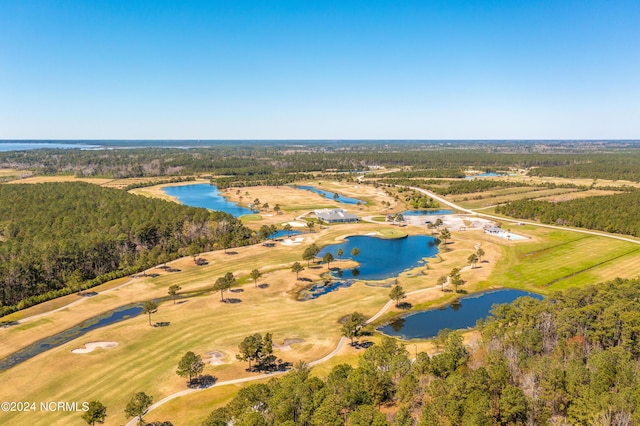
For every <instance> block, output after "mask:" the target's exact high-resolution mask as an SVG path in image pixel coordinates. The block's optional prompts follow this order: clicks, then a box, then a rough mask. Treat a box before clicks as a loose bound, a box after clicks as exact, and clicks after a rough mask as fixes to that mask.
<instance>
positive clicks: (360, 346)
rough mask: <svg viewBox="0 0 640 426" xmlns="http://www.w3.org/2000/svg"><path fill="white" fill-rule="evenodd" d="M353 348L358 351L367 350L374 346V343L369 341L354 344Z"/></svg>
mask: <svg viewBox="0 0 640 426" xmlns="http://www.w3.org/2000/svg"><path fill="white" fill-rule="evenodd" d="M351 346H352V347H354V348H356V349H367V348H370V347H371V346H373V342H371V341H369V340H363V341H362V342H353V344H352V345H351Z"/></svg>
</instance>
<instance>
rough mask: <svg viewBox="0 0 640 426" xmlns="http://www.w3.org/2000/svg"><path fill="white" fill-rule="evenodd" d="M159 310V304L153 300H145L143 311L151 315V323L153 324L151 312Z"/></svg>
mask: <svg viewBox="0 0 640 426" xmlns="http://www.w3.org/2000/svg"><path fill="white" fill-rule="evenodd" d="M156 312H158V304H157V303H156V302H154V301H152V300H150V301H148V302H144V305H142V313H143V314H148V315H149V325H151V314H155V313H156Z"/></svg>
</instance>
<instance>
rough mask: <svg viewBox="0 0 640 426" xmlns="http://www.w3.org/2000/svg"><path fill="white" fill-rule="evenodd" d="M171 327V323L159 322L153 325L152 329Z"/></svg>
mask: <svg viewBox="0 0 640 426" xmlns="http://www.w3.org/2000/svg"><path fill="white" fill-rule="evenodd" d="M170 325H171V321H159V322H156V323H154V324H153V326H154V327H169V326H170Z"/></svg>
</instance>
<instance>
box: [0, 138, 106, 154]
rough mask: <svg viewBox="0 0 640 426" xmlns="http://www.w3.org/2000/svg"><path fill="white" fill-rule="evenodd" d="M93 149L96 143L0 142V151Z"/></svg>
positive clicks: (96, 146)
mask: <svg viewBox="0 0 640 426" xmlns="http://www.w3.org/2000/svg"><path fill="white" fill-rule="evenodd" d="M45 148H46V149H95V148H99V146H98V145H88V144H83V143H74V142H71V141H69V142H67V143H60V142H0V151H2V152H6V151H28V150H32V149H45Z"/></svg>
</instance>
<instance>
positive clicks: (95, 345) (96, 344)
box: [71, 342, 118, 354]
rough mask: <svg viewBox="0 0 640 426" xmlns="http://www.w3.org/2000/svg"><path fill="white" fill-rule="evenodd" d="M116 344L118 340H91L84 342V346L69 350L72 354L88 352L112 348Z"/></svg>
mask: <svg viewBox="0 0 640 426" xmlns="http://www.w3.org/2000/svg"><path fill="white" fill-rule="evenodd" d="M116 346H118V342H91V343H85V344H84V348H81V349H74V350H72V351H71V352H73V353H74V354H88V353H89V352H93V350H94V349H97V348H101V349H112V348H115V347H116Z"/></svg>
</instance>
